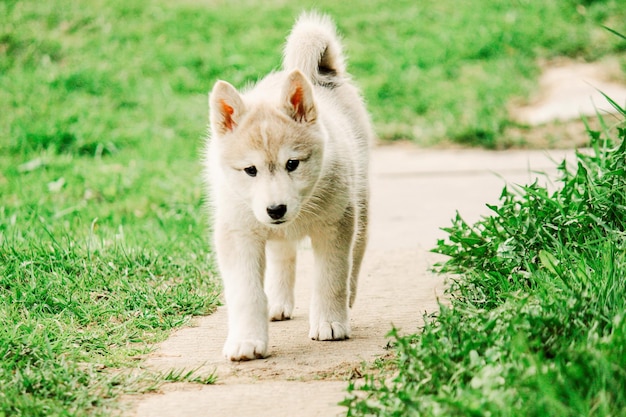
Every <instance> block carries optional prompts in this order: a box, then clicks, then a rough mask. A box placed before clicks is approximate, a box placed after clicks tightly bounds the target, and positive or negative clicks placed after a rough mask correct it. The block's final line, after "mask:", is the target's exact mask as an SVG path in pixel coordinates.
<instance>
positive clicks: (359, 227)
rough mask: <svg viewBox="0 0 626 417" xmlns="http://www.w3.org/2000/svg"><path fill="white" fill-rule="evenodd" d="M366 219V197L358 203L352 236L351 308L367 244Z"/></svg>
mask: <svg viewBox="0 0 626 417" xmlns="http://www.w3.org/2000/svg"><path fill="white" fill-rule="evenodd" d="M367 219H368V207H367V199H366V197H365V198H364V201H362V202H361V204H360V205H359V214H358V217H357V219H356V233H355V236H354V245H353V248H352V269H351V271H350V301H349V306H350V308H352V306H353V305H354V300H355V299H356V292H357V285H358V283H359V272H360V271H361V262H362V261H363V255H364V254H365V247H366V246H367Z"/></svg>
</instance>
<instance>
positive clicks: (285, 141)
mask: <svg viewBox="0 0 626 417" xmlns="http://www.w3.org/2000/svg"><path fill="white" fill-rule="evenodd" d="M209 107H210V112H209V113H210V114H209V117H210V125H211V129H210V137H209V139H208V140H207V149H206V159H205V177H206V180H207V181H206V182H207V184H208V192H209V195H210V201H211V208H212V215H213V216H212V219H213V225H214V239H215V250H216V253H217V261H218V266H219V270H220V273H221V276H222V280H223V284H224V296H225V300H226V306H227V308H228V338H227V340H226V343H225V345H224V350H223V352H224V355H225V356H226V358H228V359H230V360H233V361H241V360H250V359H255V358H263V357H265V356H267V354H268V321H269V320H268V318H269V319H270V320H288V319H290V318H291V316H292V314H293V308H294V283H295V270H296V266H295V265H296V248H297V243H298V242H299V241H300V240H302V239H303V238H305V237H307V236H308V237H310V240H311V245H312V249H313V254H314V257H315V276H314V280H315V281H314V285H313V294H312V299H311V306H310V317H309V323H310V328H309V337H310V338H311V339H313V340H342V339H346V338H349V337H350V321H349V316H348V311H349V307H351V306H352V303H353V302H354V299H355V296H356V288H357V280H358V275H359V269H360V266H361V261H362V259H363V253H364V251H365V245H366V240H367V219H368V200H369V188H368V158H369V147H370V143H371V141H372V138H373V132H372V127H371V123H370V119H369V116H368V113H367V111H366V109H365V106H364V103H363V100H362V98H361V96H360V93H359V91H358V89H357V88H356V87H355V86H354V85H353V84H352V82H351V80H350V77H349V75H348V74H347V73H346V67H345V58H344V56H343V53H342V46H341V44H340V42H339V39H338V37H337V34H336V30H335V26H334V24H333V23H332V22H331V20H330V19H329V18H328V17H327V16H323V15H319V14H316V13H305V14H303V15H302V16H300V18H299V19H298V20H297V22H296V24H295V26H294V27H293V29H292V31H291V34H290V35H289V37H288V39H287V43H286V46H285V53H284V60H283V70H282V71H279V72H274V73H271V74H269V75H268V76H266V77H265V78H264V79H262V80H261V81H260V82H258V83H257V84H256V85H255V86H254V87H252V88H249V89H246V90H245V91H241V92H240V91H238V90H237V89H235V87H233V86H232V85H230V84H229V83H227V82H225V81H218V82H217V83H216V84H215V86H214V87H213V90H212V91H211V93H210V95H209Z"/></svg>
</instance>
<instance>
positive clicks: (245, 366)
mask: <svg viewBox="0 0 626 417" xmlns="http://www.w3.org/2000/svg"><path fill="white" fill-rule="evenodd" d="M565 153H566V152H565V151H554V152H552V156H553V157H554V159H555V160H556V161H560V160H561V159H562V157H563V155H564V154H565ZM569 154H570V155H571V154H572V153H571V152H569ZM571 160H573V157H571ZM372 165H373V167H372V181H371V185H372V201H371V212H372V217H371V226H372V228H371V235H370V240H369V247H368V251H367V253H366V255H365V261H364V265H363V269H362V274H361V279H360V283H359V292H358V296H357V300H356V304H355V306H354V308H353V310H352V315H351V323H352V329H353V337H352V338H351V339H350V340H347V341H341V342H315V341H311V340H309V338H308V337H307V334H308V312H307V309H308V302H309V294H310V281H311V267H312V257H311V253H310V250H309V249H308V248H307V247H306V246H305V247H303V248H302V250H301V251H300V253H299V265H298V275H297V286H296V304H297V307H296V309H295V317H294V319H292V320H290V321H286V322H274V323H270V351H271V356H270V357H269V358H267V359H264V360H257V361H251V362H244V363H230V362H227V361H225V360H224V359H223V358H222V356H221V348H222V344H223V342H224V339H225V337H226V310H225V308H220V309H218V311H217V312H216V313H215V314H213V315H211V316H208V317H202V318H199V319H197V321H196V326H195V327H189V328H184V329H181V330H179V331H177V332H175V333H174V334H173V335H172V336H171V337H170V338H169V339H168V340H167V341H166V342H164V343H163V344H161V345H160V347H159V348H158V350H157V351H156V352H155V353H154V354H152V355H151V356H150V357H149V358H148V360H147V362H146V366H147V367H149V368H153V369H160V370H165V371H167V370H170V369H181V368H185V369H193V368H198V367H200V370H199V372H200V373H203V372H205V373H209V372H211V371H213V370H215V371H216V372H217V375H218V381H217V384H215V385H209V386H201V385H197V384H166V385H165V386H164V387H163V389H162V391H161V392H160V393H157V394H149V395H143V396H138V397H134V398H132V400H131V402H130V403H129V404H128V408H129V409H128V412H127V413H126V415H128V416H136V417H169V416H171V417H174V416H176V417H179V416H186V417H193V416H215V417H219V416H227V417H237V416H255V417H265V416H267V417H270V416H271V417H281V416H285V417H287V416H289V417H292V416H300V417H313V416H320V417H322V416H323V417H329V416H334V415H342V414H343V415H345V409H343V408H342V407H340V406H338V405H337V403H338V402H339V401H341V400H342V399H343V398H344V397H345V389H346V387H347V382H346V379H347V378H348V377H350V375H351V374H352V373H353V370H354V369H358V368H359V366H360V364H361V363H362V362H363V361H367V362H371V361H373V360H374V359H375V358H377V357H380V356H383V355H385V354H386V353H387V351H386V350H385V347H386V346H387V342H388V338H387V337H386V335H387V333H388V332H389V330H390V329H391V327H392V325H395V326H396V327H398V328H400V329H401V331H402V332H405V333H413V332H415V331H416V330H417V328H418V326H419V325H420V323H421V320H422V315H423V313H424V312H432V311H434V310H436V309H437V302H436V300H437V297H441V296H442V295H443V281H442V278H441V277H437V276H434V275H432V274H431V273H430V272H429V269H430V267H431V266H432V264H433V263H434V262H436V261H437V260H438V259H440V258H438V257H437V256H436V255H434V254H432V253H430V252H429V250H430V249H431V248H433V247H434V246H435V244H436V241H437V239H438V238H443V237H444V236H445V234H444V233H443V232H442V231H440V230H439V228H440V227H445V226H448V225H450V219H451V218H452V217H453V216H454V215H455V212H456V210H457V209H458V210H459V211H460V212H461V214H462V215H463V217H464V218H465V219H466V220H467V221H470V222H472V221H475V220H477V219H478V218H479V217H480V215H483V214H486V213H488V210H487V208H486V207H485V203H495V202H497V200H498V197H499V195H500V192H501V190H502V187H503V185H504V183H505V180H506V181H507V182H510V183H522V184H527V183H528V182H529V181H532V180H533V178H535V177H536V175H535V174H532V173H530V172H531V170H534V171H546V170H548V171H550V172H554V166H555V163H553V162H552V161H551V160H550V158H549V157H548V154H547V153H546V152H543V151H534V152H527V151H514V152H511V151H509V152H488V151H481V150H458V151H436V150H420V149H417V148H415V147H413V146H410V145H394V146H386V147H378V148H376V149H375V150H374V151H373V155H372Z"/></svg>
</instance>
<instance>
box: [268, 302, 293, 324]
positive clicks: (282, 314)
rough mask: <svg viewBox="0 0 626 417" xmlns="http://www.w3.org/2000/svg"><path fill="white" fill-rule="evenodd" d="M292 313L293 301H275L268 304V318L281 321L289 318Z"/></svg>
mask: <svg viewBox="0 0 626 417" xmlns="http://www.w3.org/2000/svg"><path fill="white" fill-rule="evenodd" d="M292 315H293V303H289V302H285V303H276V304H273V305H270V320H271V321H282V320H289V319H291V317H292Z"/></svg>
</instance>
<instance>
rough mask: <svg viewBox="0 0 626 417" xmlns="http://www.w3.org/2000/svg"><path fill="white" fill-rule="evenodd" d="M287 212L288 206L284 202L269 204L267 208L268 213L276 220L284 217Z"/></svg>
mask: <svg viewBox="0 0 626 417" xmlns="http://www.w3.org/2000/svg"><path fill="white" fill-rule="evenodd" d="M285 213H287V206H286V205H284V204H278V205H275V206H269V207H268V208H267V214H268V215H269V216H270V217H271V218H272V219H274V220H278V219H280V218H282V217H283V216H284V215H285Z"/></svg>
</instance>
